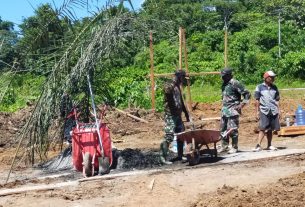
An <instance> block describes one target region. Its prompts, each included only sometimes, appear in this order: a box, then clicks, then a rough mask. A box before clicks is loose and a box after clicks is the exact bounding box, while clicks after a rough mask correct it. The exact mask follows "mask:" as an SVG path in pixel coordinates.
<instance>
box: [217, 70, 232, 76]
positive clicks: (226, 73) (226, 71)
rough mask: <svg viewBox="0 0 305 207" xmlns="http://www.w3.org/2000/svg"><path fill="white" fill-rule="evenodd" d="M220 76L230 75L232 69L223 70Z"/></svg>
mask: <svg viewBox="0 0 305 207" xmlns="http://www.w3.org/2000/svg"><path fill="white" fill-rule="evenodd" d="M220 75H221V76H225V75H232V69H231V68H224V69H223V70H222V71H221V73H220Z"/></svg>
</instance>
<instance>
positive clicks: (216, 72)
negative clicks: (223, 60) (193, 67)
mask: <svg viewBox="0 0 305 207" xmlns="http://www.w3.org/2000/svg"><path fill="white" fill-rule="evenodd" d="M219 74H220V72H218V71H213V72H198V73H195V72H190V73H186V75H187V76H204V75H219ZM174 75H175V73H162V74H154V77H157V78H158V77H159V78H160V77H171V76H174ZM147 77H148V76H147Z"/></svg>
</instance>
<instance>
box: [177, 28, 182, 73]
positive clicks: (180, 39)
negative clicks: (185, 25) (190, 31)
mask: <svg viewBox="0 0 305 207" xmlns="http://www.w3.org/2000/svg"><path fill="white" fill-rule="evenodd" d="M182 33H183V31H182V27H179V68H178V69H179V70H181V69H182V47H183V44H182V41H183V34H182Z"/></svg>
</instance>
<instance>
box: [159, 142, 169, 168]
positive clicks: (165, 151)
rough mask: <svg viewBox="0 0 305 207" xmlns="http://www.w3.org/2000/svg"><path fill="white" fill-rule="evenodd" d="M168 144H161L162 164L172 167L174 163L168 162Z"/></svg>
mask: <svg viewBox="0 0 305 207" xmlns="http://www.w3.org/2000/svg"><path fill="white" fill-rule="evenodd" d="M168 145H169V144H168V143H167V141H163V142H162V143H161V144H160V162H161V163H162V164H163V165H170V164H172V162H170V161H168V160H167V155H168Z"/></svg>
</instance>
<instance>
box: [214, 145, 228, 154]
mask: <svg viewBox="0 0 305 207" xmlns="http://www.w3.org/2000/svg"><path fill="white" fill-rule="evenodd" d="M227 151H229V147H228V146H227V145H221V147H220V148H219V149H217V152H218V153H223V152H227Z"/></svg>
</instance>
